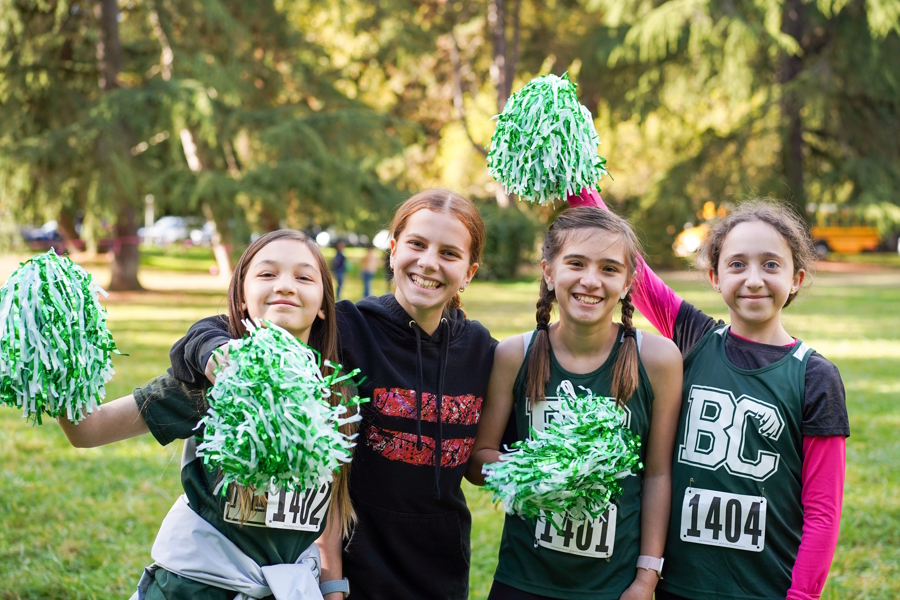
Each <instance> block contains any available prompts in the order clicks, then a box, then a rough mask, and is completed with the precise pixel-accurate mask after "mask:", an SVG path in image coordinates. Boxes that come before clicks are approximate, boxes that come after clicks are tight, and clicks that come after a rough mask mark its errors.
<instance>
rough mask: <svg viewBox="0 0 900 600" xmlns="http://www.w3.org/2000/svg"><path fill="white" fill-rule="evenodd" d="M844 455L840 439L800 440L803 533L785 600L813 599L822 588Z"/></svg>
mask: <svg viewBox="0 0 900 600" xmlns="http://www.w3.org/2000/svg"><path fill="white" fill-rule="evenodd" d="M846 456H847V441H846V439H845V438H844V437H843V436H840V435H834V436H806V437H804V438H803V472H802V486H803V488H802V491H801V492H800V502H801V503H802V504H803V534H802V536H801V537H800V550H799V551H798V552H797V561H796V562H795V563H794V570H793V573H792V576H791V589H790V590H788V593H787V598H788V600H814V599H816V598H818V597H819V594H821V593H822V588H823V587H825V579H826V578H827V577H828V569H830V568H831V560H832V559H833V558H834V551H835V548H836V547H837V541H838V532H839V529H840V525H841V503H842V501H843V498H844V466H845V461H846Z"/></svg>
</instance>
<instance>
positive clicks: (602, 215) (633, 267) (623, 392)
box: [525, 206, 641, 406]
mask: <svg viewBox="0 0 900 600" xmlns="http://www.w3.org/2000/svg"><path fill="white" fill-rule="evenodd" d="M584 229H600V230H602V231H606V232H608V233H609V234H610V235H611V236H618V237H619V238H620V240H621V241H622V244H623V246H624V248H625V262H626V267H627V269H628V274H629V276H632V277H634V276H636V275H637V269H638V264H639V263H638V257H639V256H640V251H641V249H640V242H638V239H637V236H636V235H635V234H634V230H632V229H631V226H630V225H629V224H628V223H627V222H626V221H625V220H624V219H622V218H621V217H619V216H617V215H615V214H613V213H611V212H608V211H606V210H603V209H601V208H598V207H595V206H584V207H577V208H570V209H568V210H565V211H563V212H562V214H560V216H559V218H557V220H556V221H555V222H554V223H553V225H551V226H550V230H549V231H548V232H547V236H546V237H545V238H544V245H543V252H542V258H543V260H545V261H546V262H548V263H552V262H553V261H554V260H556V258H557V257H558V256H559V254H560V252H561V251H562V249H563V247H564V246H565V244H566V242H567V241H568V239H569V237H570V235H571V233H572V232H573V231H574V230H584ZM554 302H556V293H555V292H554V291H553V290H551V289H549V288H548V286H547V282H546V281H545V280H544V278H543V277H541V286H540V297H539V298H538V301H537V305H536V308H537V311H536V313H535V320H536V321H537V330H536V331H535V333H534V341H533V343H532V348H531V353H530V354H529V355H528V366H527V374H526V383H525V395H526V397H527V398H529V402H530V403H531V406H534V405H535V404H536V403H538V402H540V401H541V400H543V399H544V398H545V397H546V394H545V389H546V387H547V383H548V382H549V381H550V331H549V329H548V326H549V324H550V313H551V312H552V310H553V303H554ZM620 303H621V304H622V326H623V329H624V332H623V333H624V340H623V341H622V345H621V347H620V348H619V352H618V355H617V356H616V362H615V365H614V366H613V380H612V392H613V395H614V396H615V398H616V404H618V405H619V406H624V405H625V403H626V402H627V401H628V399H629V398H630V397H631V396H632V394H634V391H635V390H636V389H637V386H638V381H639V379H638V377H639V374H638V348H637V339H636V335H635V329H634V325H633V324H632V322H631V319H632V316H633V315H634V304H632V302H631V289H629V290H628V291H627V293H626V294H625V297H624V298H621V299H620Z"/></svg>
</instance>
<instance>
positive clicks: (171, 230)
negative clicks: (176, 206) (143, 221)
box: [138, 215, 202, 246]
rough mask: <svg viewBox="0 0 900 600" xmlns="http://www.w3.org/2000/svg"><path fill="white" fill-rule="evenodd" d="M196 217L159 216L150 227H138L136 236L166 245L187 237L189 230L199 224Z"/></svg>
mask: <svg viewBox="0 0 900 600" xmlns="http://www.w3.org/2000/svg"><path fill="white" fill-rule="evenodd" d="M201 223H202V222H201V220H200V219H199V218H197V217H176V216H171V215H170V216H165V217H161V218H160V219H159V220H157V221H156V223H154V224H153V225H152V226H151V227H141V228H140V229H138V237H139V238H141V239H143V240H144V241H146V242H149V243H151V244H155V245H157V246H168V245H169V244H174V243H176V242H183V241H184V240H186V239H188V237H189V236H190V234H191V230H192V229H195V228H197V227H198V226H201Z"/></svg>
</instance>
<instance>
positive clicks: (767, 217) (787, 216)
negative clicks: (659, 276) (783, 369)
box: [697, 198, 818, 308]
mask: <svg viewBox="0 0 900 600" xmlns="http://www.w3.org/2000/svg"><path fill="white" fill-rule="evenodd" d="M751 221H759V222H761V223H766V224H767V225H770V226H771V227H772V228H773V229H774V230H775V231H777V232H778V233H779V234H781V237H783V238H784V241H785V242H786V243H787V245H788V247H789V248H790V249H791V258H792V259H793V262H794V275H796V274H797V273H798V272H799V271H800V269H803V270H804V271H806V272H807V273H808V274H810V275H812V271H813V270H814V269H815V267H816V262H818V259H817V257H816V250H815V247H814V246H813V241H812V238H811V237H810V235H809V228H808V227H807V225H806V221H804V220H803V219H802V218H801V217H800V215H798V214H797V212H796V211H795V210H794V209H793V208H791V207H790V206H788V205H787V204H785V203H784V202H781V201H779V200H776V199H774V198H753V199H750V200H747V201H746V202H743V203H741V204H740V205H739V206H738V207H737V208H736V209H735V210H733V211H732V212H731V213H729V214H728V216H727V217H725V218H723V219H722V220H720V221H717V222H716V223H715V224H714V225H713V226H712V227H711V228H710V230H709V234H707V236H706V240H705V241H704V242H703V246H702V247H701V248H700V253H699V254H698V255H697V267H698V268H700V269H702V270H704V271H706V270H707V269H712V270H713V273H715V274H716V275H717V276H718V275H719V256H720V255H721V254H722V245H723V244H725V238H726V237H727V236H728V234H729V233H731V230H732V229H734V228H735V227H736V226H738V225H740V224H741V223H749V222H751ZM810 280H811V278H810V279H807V281H810ZM799 292H800V290H799V289H798V290H797V291H796V292H794V293H792V294H790V295H789V296H788V298H787V302H785V303H784V306H782V308H786V307H787V306H788V305H789V304H790V303H791V302H793V300H794V298H796V297H797V294H798V293H799Z"/></svg>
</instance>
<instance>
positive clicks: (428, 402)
mask: <svg viewBox="0 0 900 600" xmlns="http://www.w3.org/2000/svg"><path fill="white" fill-rule="evenodd" d="M436 400H437V395H436V394H432V393H429V392H423V393H422V420H423V421H429V422H431V423H436V422H437V402H436ZM482 402H483V400H482V399H481V398H476V397H475V396H474V395H472V394H463V395H462V396H447V395H445V396H444V401H443V402H442V403H441V422H442V423H446V424H448V425H457V424H458V425H477V424H478V419H479V418H480V417H481V403H482ZM372 403H373V404H374V405H375V407H376V408H377V409H378V411H379V412H380V413H381V414H383V415H386V416H389V417H403V418H406V419H415V418H416V391H415V390H404V389H401V388H391V389H386V388H376V389H375V393H374V394H373V397H372Z"/></svg>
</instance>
